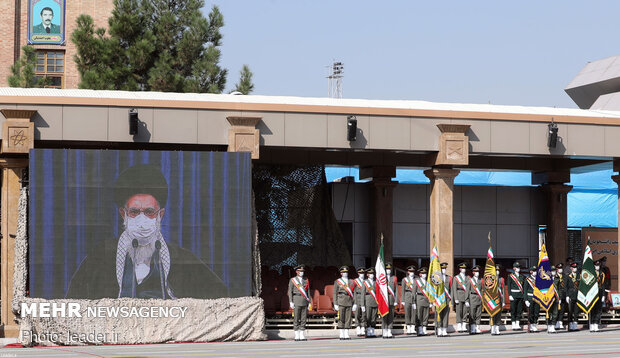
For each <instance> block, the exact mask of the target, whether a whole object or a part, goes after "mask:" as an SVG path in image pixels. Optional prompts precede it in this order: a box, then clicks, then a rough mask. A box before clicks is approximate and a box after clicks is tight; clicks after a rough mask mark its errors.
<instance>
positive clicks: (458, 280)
mask: <svg viewBox="0 0 620 358" xmlns="http://www.w3.org/2000/svg"><path fill="white" fill-rule="evenodd" d="M454 278H456V282H458V284H459V286H461V288H462V289H463V291H465V292H467V289H465V285H463V282H461V278H460V277H459V275H456V276H454Z"/></svg>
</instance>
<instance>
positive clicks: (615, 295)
mask: <svg viewBox="0 0 620 358" xmlns="http://www.w3.org/2000/svg"><path fill="white" fill-rule="evenodd" d="M611 306H612V307H613V308H620V292H612V293H611Z"/></svg>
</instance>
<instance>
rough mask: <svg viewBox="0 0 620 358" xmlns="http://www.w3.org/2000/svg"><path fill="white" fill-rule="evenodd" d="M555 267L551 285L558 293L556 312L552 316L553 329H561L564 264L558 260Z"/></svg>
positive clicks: (564, 295)
mask: <svg viewBox="0 0 620 358" xmlns="http://www.w3.org/2000/svg"><path fill="white" fill-rule="evenodd" d="M555 269H556V271H557V272H556V277H555V279H554V280H553V285H554V287H555V290H556V292H557V293H558V295H557V298H558V305H557V312H556V315H555V318H554V321H555V327H554V328H555V329H563V328H564V322H563V321H564V312H566V306H568V305H567V304H566V288H567V286H566V275H565V274H564V265H563V264H562V263H561V262H560V263H558V264H557V265H555Z"/></svg>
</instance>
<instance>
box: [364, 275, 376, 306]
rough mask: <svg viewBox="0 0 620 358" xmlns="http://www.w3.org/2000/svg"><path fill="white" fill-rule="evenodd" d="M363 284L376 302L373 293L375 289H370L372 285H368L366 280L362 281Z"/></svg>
mask: <svg viewBox="0 0 620 358" xmlns="http://www.w3.org/2000/svg"><path fill="white" fill-rule="evenodd" d="M364 286H366V289H367V290H368V292H370V294H371V295H372V298H374V299H375V302H377V304H378V303H379V301H377V295H376V294H375V291H373V290H372V287H370V285H369V284H368V281H364Z"/></svg>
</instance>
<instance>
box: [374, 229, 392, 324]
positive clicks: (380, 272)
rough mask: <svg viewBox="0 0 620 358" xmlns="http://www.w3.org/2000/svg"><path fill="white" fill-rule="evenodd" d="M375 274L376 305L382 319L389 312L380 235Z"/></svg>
mask: <svg viewBox="0 0 620 358" xmlns="http://www.w3.org/2000/svg"><path fill="white" fill-rule="evenodd" d="M375 272H376V274H377V304H378V306H379V314H380V315H381V317H383V316H385V315H386V314H388V312H389V311H390V308H389V305H388V289H387V276H386V274H385V261H384V258H383V235H381V248H380V249H379V256H377V263H376V264H375Z"/></svg>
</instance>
